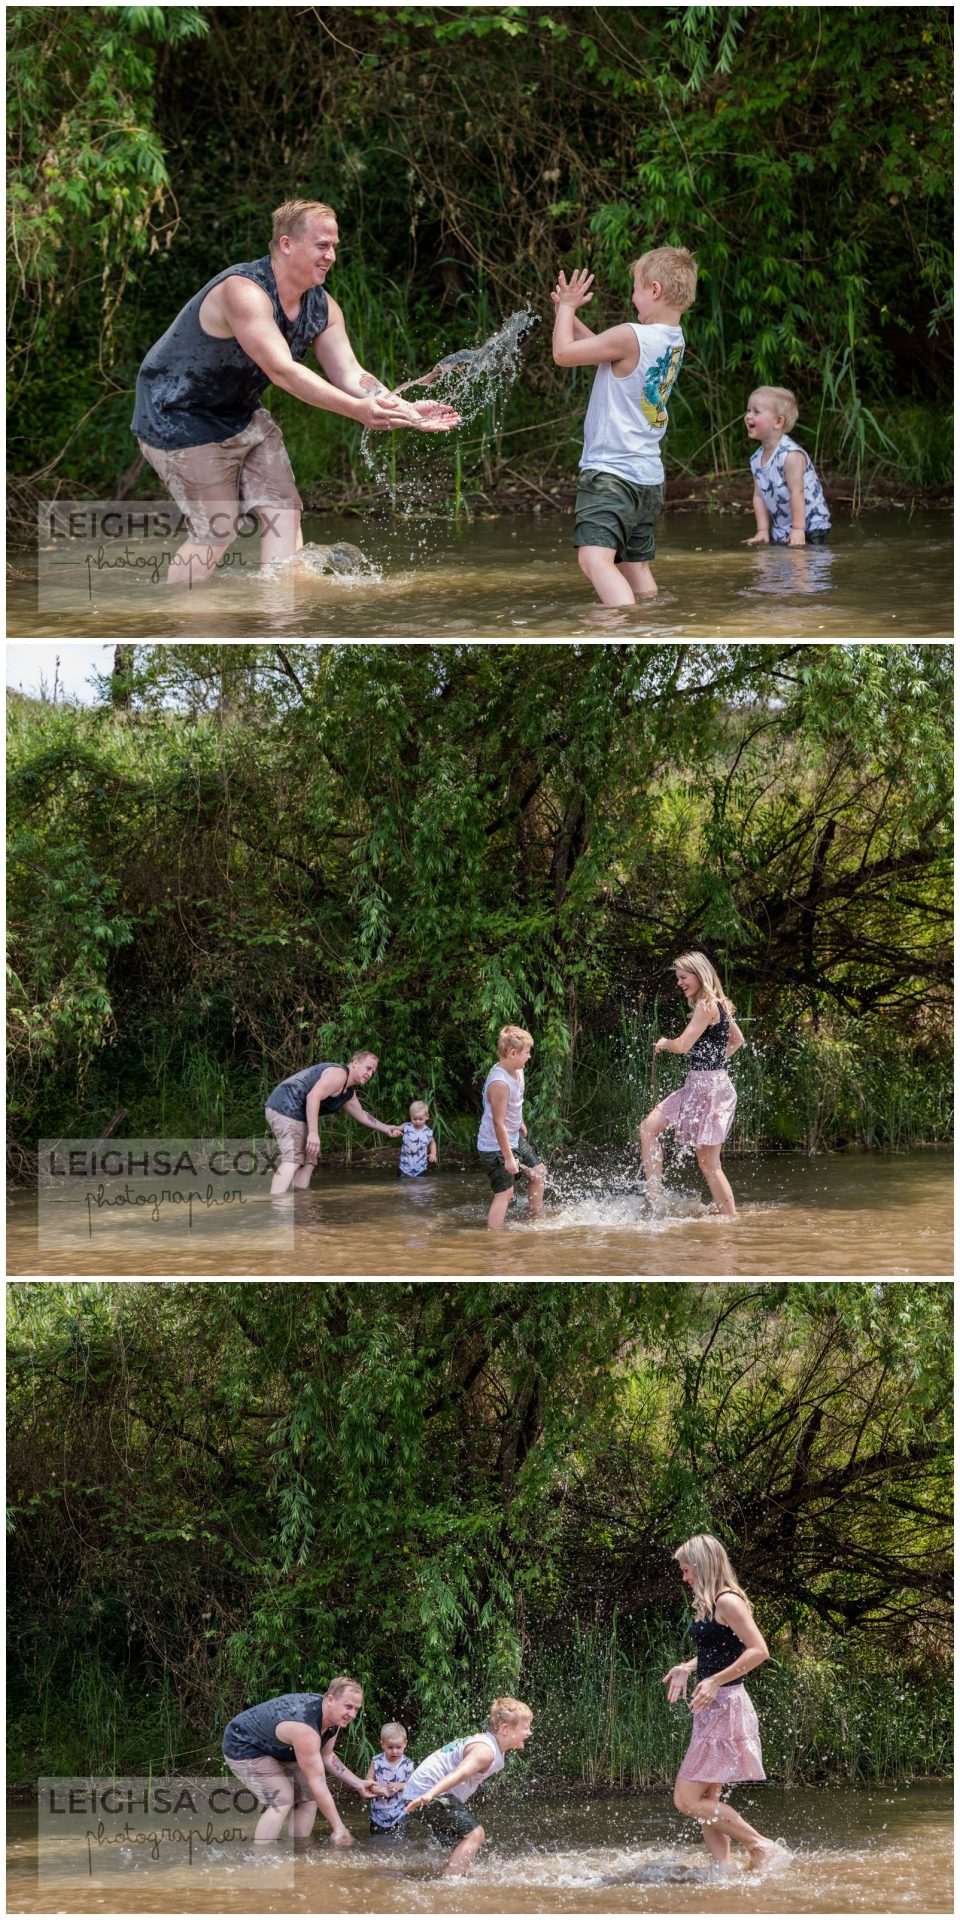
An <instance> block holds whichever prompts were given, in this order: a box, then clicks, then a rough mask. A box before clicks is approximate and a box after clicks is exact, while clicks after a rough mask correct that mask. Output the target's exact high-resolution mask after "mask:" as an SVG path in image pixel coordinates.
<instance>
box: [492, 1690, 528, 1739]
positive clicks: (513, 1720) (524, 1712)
mask: <svg viewBox="0 0 960 1920" xmlns="http://www.w3.org/2000/svg"><path fill="white" fill-rule="evenodd" d="M532 1719H533V1708H532V1707H528V1706H527V1705H526V1702H525V1701H523V1700H511V1698H510V1695H509V1694H508V1693H501V1694H498V1695H497V1698H496V1700H493V1701H491V1703H490V1713H489V1716H488V1722H489V1726H490V1729H491V1731H492V1732H494V1733H495V1732H496V1729H497V1728H498V1727H502V1726H503V1725H504V1722H507V1723H508V1724H509V1725H510V1726H511V1727H514V1726H516V1724H517V1721H518V1720H532Z"/></svg>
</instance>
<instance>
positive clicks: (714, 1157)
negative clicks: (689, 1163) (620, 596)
mask: <svg viewBox="0 0 960 1920" xmlns="http://www.w3.org/2000/svg"><path fill="white" fill-rule="evenodd" d="M697 1165H698V1167H699V1168H700V1171H701V1173H702V1174H703V1177H704V1179H705V1181H706V1183H707V1186H708V1187H709V1188H710V1192H711V1193H712V1195H713V1197H714V1199H715V1201H716V1203H717V1206H718V1207H719V1208H720V1212H721V1213H725V1214H726V1215H727V1217H728V1218H729V1219H730V1220H735V1219H736V1217H737V1203H736V1201H735V1199H734V1197H733V1188H732V1187H731V1185H730V1182H729V1180H728V1179H727V1176H726V1174H725V1173H724V1171H723V1168H722V1167H721V1165H720V1148H719V1147H698V1148H697Z"/></svg>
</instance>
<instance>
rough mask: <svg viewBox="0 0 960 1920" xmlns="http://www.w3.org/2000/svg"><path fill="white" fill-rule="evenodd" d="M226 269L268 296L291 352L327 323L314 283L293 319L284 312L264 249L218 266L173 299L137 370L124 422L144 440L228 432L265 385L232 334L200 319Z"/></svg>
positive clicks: (218, 436) (203, 438)
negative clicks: (210, 328)
mask: <svg viewBox="0 0 960 1920" xmlns="http://www.w3.org/2000/svg"><path fill="white" fill-rule="evenodd" d="M232 274H240V275H241V276H242V278H243V279H244V280H253V281H255V282H256V284H257V286H258V287H262V288H263V291H264V293H265V294H267V295H268V296H269V298H270V300H271V302H272V304H273V317H274V319H275V321H276V323H277V326H278V327H279V329H280V332H281V333H282V334H283V337H284V339H285V341H286V343H287V345H288V347H289V348H290V352H291V353H292V355H293V357H294V359H295V360H302V359H303V357H304V355H305V353H306V351H307V348H308V347H309V345H310V342H311V341H312V340H315V339H316V336H317V334H318V333H323V331H324V329H325V327H326V325H327V322H328V320H329V306H328V303H327V296H326V294H325V292H324V290H323V288H322V287H308V289H307V291H306V293H305V294H304V295H303V297H302V299H301V301H300V312H299V313H298V315H297V317H296V319H295V320H288V318H287V316H286V314H285V313H284V311H283V307H282V306H281V304H280V295H279V293H278V292H277V283H276V281H275V279H274V277H273V268H272V267H271V265H270V256H269V254H264V256H263V259H262V260H248V261H246V262H245V263H244V264H243V265H241V266H236V267H224V269H223V272H222V273H217V274H214V277H213V279H212V280H208V281H207V284H206V286H205V287H201V288H200V291H199V293H195V294H194V296H193V299H192V300H188V301H187V304H186V306H185V307H181V309H180V312H179V313H178V314H177V317H176V319H175V320H173V321H171V324H170V326H169V327H168V328H167V331H166V333H164V334H161V336H160V339H159V340H156V341H155V342H154V344H153V346H152V347H151V348H150V351H149V353H148V354H147V355H146V357H145V359H144V361H143V363H142V365H141V368H140V371H139V373H138V374H137V398H136V404H135V406H134V410H133V419H132V421H131V422H130V425H131V428H132V430H133V432H134V433H135V434H136V435H137V437H138V439H140V440H144V441H146V444H147V446H148V447H160V448H164V449H167V450H172V449H176V448H178V447H202V446H204V445H206V444H208V443H209V442H210V441H212V440H229V439H230V438H231V437H232V435H233V434H235V433H242V432H243V429H244V427H247V426H249V424H250V421H251V419H252V418H253V415H254V413H255V412H256V410H257V408H258V407H259V405H260V395H261V394H262V393H263V391H264V388H265V387H268V386H269V385H270V378H269V375H268V374H266V373H264V372H263V371H262V369H261V368H260V367H258V366H257V363H256V361H255V360H251V358H250V355H249V354H248V353H245V352H244V350H243V348H242V346H241V345H240V342H239V340H233V339H231V340H215V339H214V338H213V336H212V334H209V333H204V331H203V328H202V327H201V325H200V317H199V316H200V308H201V306H202V304H203V301H204V300H205V299H206V296H207V294H208V293H209V292H210V289H211V287H218V286H219V285H220V282H221V280H229V279H230V276H231V275H232Z"/></svg>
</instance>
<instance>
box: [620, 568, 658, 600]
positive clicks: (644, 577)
mask: <svg viewBox="0 0 960 1920" xmlns="http://www.w3.org/2000/svg"><path fill="white" fill-rule="evenodd" d="M617 572H618V573H619V574H620V577H621V579H623V580H625V581H626V582H627V585H628V587H631V588H632V590H633V592H634V593H635V594H636V595H637V597H638V599H644V600H648V599H653V597H654V596H655V595H656V594H657V593H659V591H660V589H659V587H658V586H657V583H656V581H655V579H654V577H653V574H652V573H651V572H650V567H649V564H648V562H647V561H646V560H621V561H620V563H619V565H618V567H617Z"/></svg>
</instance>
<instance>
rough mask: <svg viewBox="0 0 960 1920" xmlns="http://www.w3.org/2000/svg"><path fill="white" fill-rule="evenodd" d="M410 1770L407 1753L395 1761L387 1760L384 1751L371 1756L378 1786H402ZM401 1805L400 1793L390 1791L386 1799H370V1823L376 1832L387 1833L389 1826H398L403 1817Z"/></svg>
mask: <svg viewBox="0 0 960 1920" xmlns="http://www.w3.org/2000/svg"><path fill="white" fill-rule="evenodd" d="M412 1772H413V1761H412V1760H411V1758H410V1755H409V1754H407V1753H403V1754H401V1755H400V1758H399V1760H395V1761H391V1760H388V1759H387V1756H386V1754H385V1753H375V1754H374V1756H373V1777H374V1779H375V1781H376V1782H377V1785H378V1786H380V1787H393V1786H397V1785H398V1784H399V1785H400V1786H403V1785H404V1784H405V1782H406V1781H407V1780H409V1778H410V1775H411V1774H412ZM403 1807H404V1800H403V1794H402V1793H392V1794H391V1795H390V1798H389V1799H388V1800H371V1802H370V1825H371V1826H372V1827H375V1828H376V1830H377V1832H378V1833H389V1831H390V1829H391V1827H398V1826H399V1825H400V1822H401V1820H402V1819H403V1818H404V1811H403Z"/></svg>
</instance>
